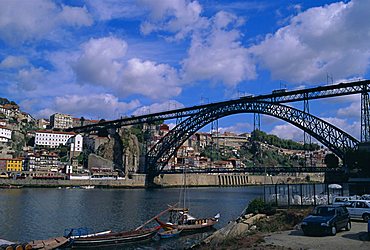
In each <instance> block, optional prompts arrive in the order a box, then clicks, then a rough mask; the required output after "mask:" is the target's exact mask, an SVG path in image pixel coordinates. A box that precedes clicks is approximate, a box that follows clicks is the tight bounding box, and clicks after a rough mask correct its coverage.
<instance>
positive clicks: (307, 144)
mask: <svg viewBox="0 0 370 250" xmlns="http://www.w3.org/2000/svg"><path fill="white" fill-rule="evenodd" d="M303 112H304V114H305V115H304V120H306V119H307V117H308V116H309V114H310V105H309V103H308V93H304V99H303ZM311 143H312V138H311V135H309V134H308V133H306V131H305V130H304V131H303V146H304V166H305V167H307V153H310V167H312V155H311V152H310V146H311Z"/></svg>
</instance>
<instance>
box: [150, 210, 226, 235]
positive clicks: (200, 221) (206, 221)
mask: <svg viewBox="0 0 370 250" xmlns="http://www.w3.org/2000/svg"><path fill="white" fill-rule="evenodd" d="M169 214H170V217H169V221H168V222H163V221H161V220H160V219H159V218H158V217H157V218H156V221H157V222H158V224H159V225H161V226H162V227H163V228H165V229H169V230H171V229H177V230H180V231H184V232H190V231H192V232H195V231H201V230H203V229H208V228H211V227H213V225H215V224H216V223H217V222H218V219H219V217H220V215H219V214H217V215H216V216H214V217H211V218H194V217H193V216H191V215H190V214H189V210H188V209H186V208H177V207H174V208H172V209H171V210H170V211H169Z"/></svg>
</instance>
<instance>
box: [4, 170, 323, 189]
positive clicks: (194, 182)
mask: <svg viewBox="0 0 370 250" xmlns="http://www.w3.org/2000/svg"><path fill="white" fill-rule="evenodd" d="M183 177H184V176H183V175H182V174H168V175H160V176H158V177H156V178H155V180H154V182H155V184H157V186H158V187H163V188H170V187H180V186H181V185H182V183H183V182H184V180H183ZM145 178H146V175H143V174H133V175H130V176H129V177H126V178H122V179H91V180H50V179H32V178H25V179H5V178H1V179H0V186H23V187H50V188H55V187H73V186H95V187H101V188H145ZM310 181H311V182H316V183H323V181H324V178H323V177H321V176H314V177H311V178H310ZM186 183H187V186H189V187H231V186H250V185H263V184H300V183H308V182H307V178H306V175H300V176H299V175H298V176H285V175H283V176H262V175H247V174H214V173H209V174H198V173H197V174H187V175H186Z"/></svg>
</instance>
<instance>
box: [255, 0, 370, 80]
mask: <svg viewBox="0 0 370 250" xmlns="http://www.w3.org/2000/svg"><path fill="white" fill-rule="evenodd" d="M369 9H370V2H369V1H360V0H353V1H351V2H349V3H343V2H338V3H333V4H330V5H325V6H323V7H316V8H311V9H308V10H306V11H305V12H302V13H299V14H298V15H296V16H294V17H292V18H291V20H290V23H289V25H287V26H285V27H282V28H280V29H279V30H278V31H276V32H275V33H274V34H268V35H266V37H265V39H264V40H263V41H262V42H261V43H260V44H258V45H256V46H254V47H251V49H250V50H251V52H252V53H254V55H255V56H256V57H257V58H258V59H259V60H260V62H261V63H262V64H263V65H264V66H265V67H266V68H267V69H269V70H270V71H271V74H272V77H273V78H275V79H281V80H285V81H290V82H296V83H301V82H316V83H317V82H323V81H324V80H325V77H326V74H327V73H329V74H331V75H333V77H334V78H335V79H338V78H347V77H353V76H361V75H363V74H364V73H365V72H366V70H367V69H368V66H369V58H370V49H369V46H368V42H366V41H369V39H370V19H369V18H367V16H368V10H369Z"/></svg>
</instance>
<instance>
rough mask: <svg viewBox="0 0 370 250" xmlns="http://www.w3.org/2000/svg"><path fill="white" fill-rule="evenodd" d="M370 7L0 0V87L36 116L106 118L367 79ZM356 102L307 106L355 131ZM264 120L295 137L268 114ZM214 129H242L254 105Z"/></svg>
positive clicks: (364, 1) (243, 0)
mask: <svg viewBox="0 0 370 250" xmlns="http://www.w3.org/2000/svg"><path fill="white" fill-rule="evenodd" d="M369 14H370V1H368V0H352V1H329V0H328V1H324V0H315V1H312V0H289V1H288V0H275V1H271V0H236V1H232V0H219V1H217V0H198V1H192V0H137V1H133V0H132V1H126V0H105V1H96V0H54V1H52V0H1V1H0V86H1V88H0V97H5V98H8V99H9V100H13V101H15V102H17V103H18V104H19V105H20V107H21V109H22V110H23V111H26V112H28V113H30V114H31V115H32V116H34V117H35V118H48V117H49V116H50V115H51V114H53V113H56V112H59V113H66V114H70V115H72V116H74V117H82V116H83V117H84V118H86V119H106V120H108V119H117V118H119V117H122V116H130V115H141V114H147V113H153V112H159V111H164V110H170V109H177V108H182V107H190V106H194V105H199V104H205V103H212V102H218V101H224V100H229V99H235V98H239V97H240V96H243V95H250V94H253V95H258V94H267V93H271V91H272V90H275V89H280V88H287V89H288V90H295V89H303V88H309V87H315V86H319V85H326V84H331V83H336V82H343V81H353V80H358V79H368V78H369V73H370V71H369V58H370V44H369V40H370V19H369V18H368V17H369ZM291 105H292V106H294V107H297V108H300V109H302V108H303V103H293V104H291ZM360 105H361V103H360V97H359V96H347V97H341V98H330V99H325V100H319V101H312V102H310V112H311V113H312V114H313V115H316V116H318V117H320V118H322V119H324V120H326V121H329V122H330V123H333V124H334V125H336V126H339V127H340V128H341V129H343V130H344V131H346V132H348V133H350V134H351V135H353V136H355V137H357V138H359V135H360V124H361V121H360V112H361V109H360ZM169 123H170V125H171V126H173V125H174V121H169ZM204 129H205V130H207V129H208V130H209V128H204ZM261 129H262V130H264V131H266V132H269V133H273V134H276V135H278V136H281V137H283V138H288V139H294V140H297V141H299V140H303V133H302V132H301V131H300V130H298V129H296V128H294V127H292V126H291V125H290V124H288V123H286V122H282V121H280V120H277V119H275V118H271V117H269V116H263V117H262V120H261ZM219 130H220V131H221V132H224V131H229V132H237V133H241V132H250V131H251V130H253V115H251V114H243V115H235V116H230V117H227V118H223V119H221V120H220V121H219Z"/></svg>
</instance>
